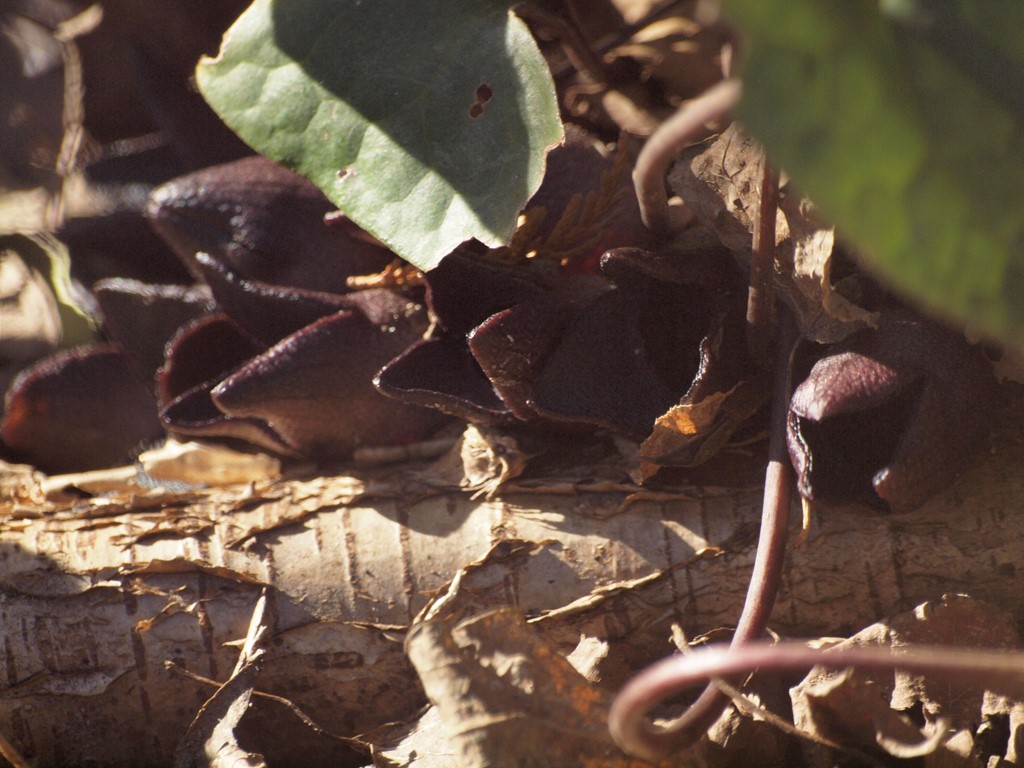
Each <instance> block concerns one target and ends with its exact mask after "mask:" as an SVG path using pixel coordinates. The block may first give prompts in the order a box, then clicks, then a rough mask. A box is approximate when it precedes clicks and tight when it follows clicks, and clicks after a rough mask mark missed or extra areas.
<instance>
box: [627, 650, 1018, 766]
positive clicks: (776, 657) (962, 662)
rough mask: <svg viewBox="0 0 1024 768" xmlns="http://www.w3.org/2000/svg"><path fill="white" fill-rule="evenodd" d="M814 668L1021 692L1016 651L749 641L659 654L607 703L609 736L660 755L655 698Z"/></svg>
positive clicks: (665, 741)
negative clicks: (897, 673) (720, 681)
mask: <svg viewBox="0 0 1024 768" xmlns="http://www.w3.org/2000/svg"><path fill="white" fill-rule="evenodd" d="M819 665H820V666H824V667H828V668H830V669H845V668H848V667H856V668H858V669H868V670H882V671H890V670H901V671H903V672H908V673H911V674H921V675H928V676H941V677H944V678H946V679H951V678H955V679H958V680H963V681H965V682H969V683H970V684H971V685H979V684H980V685H987V686H992V687H993V688H994V689H997V690H998V692H999V693H1001V694H1006V695H1021V694H1022V693H1024V653H1019V652H1007V651H986V650H979V649H977V648H972V649H956V648H945V647H938V646H917V647H915V648H914V649H913V651H908V652H902V653H901V652H893V651H892V650H890V649H887V648H878V647H863V648H842V649H833V650H829V651H820V650H816V649H813V648H809V647H808V646H807V645H806V644H804V643H802V642H798V641H789V642H783V643H776V644H772V643H769V642H758V643H749V644H747V645H744V646H743V647H741V648H736V647H735V646H725V645H721V646H711V647H708V648H702V649H697V650H695V651H694V652H692V653H689V654H686V655H679V656H671V657H669V658H667V659H664V660H662V661H660V662H658V663H657V664H654V665H652V666H651V667H648V668H647V669H646V670H644V671H643V672H642V673H640V675H639V676H637V677H636V678H635V679H633V680H632V681H630V683H629V684H628V685H626V687H625V688H623V689H622V692H621V693H620V694H619V696H618V697H617V698H616V700H615V703H614V704H613V705H612V709H611V715H610V717H609V724H610V727H611V732H612V737H613V738H614V739H615V741H616V742H618V744H619V745H620V746H621V747H622V748H623V749H625V750H626V751H628V752H631V753H632V754H634V755H636V756H637V757H641V758H643V759H645V760H651V761H657V760H660V759H661V758H663V757H664V756H665V755H666V754H667V753H668V752H669V751H671V748H672V747H674V746H675V742H674V739H672V738H671V734H672V730H673V726H669V727H668V728H662V727H657V726H655V725H654V724H653V723H651V721H650V720H649V718H648V713H649V712H650V711H651V709H653V708H654V707H655V706H656V705H657V704H659V703H660V702H661V701H664V700H665V699H667V698H669V697H670V696H674V695H676V694H678V693H681V692H683V691H685V690H686V689H687V688H690V687H692V686H694V685H698V684H700V683H702V682H705V681H709V680H713V679H715V678H726V679H735V678H736V677H739V676H743V675H746V674H750V673H751V672H753V671H755V670H759V671H761V672H765V671H774V672H783V671H793V670H802V669H809V668H811V667H815V666H819Z"/></svg>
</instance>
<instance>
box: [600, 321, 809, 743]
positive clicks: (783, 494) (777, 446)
mask: <svg viewBox="0 0 1024 768" xmlns="http://www.w3.org/2000/svg"><path fill="white" fill-rule="evenodd" d="M779 330H780V333H779V339H778V356H777V360H776V363H775V381H774V387H773V393H772V423H771V437H770V440H769V446H768V467H767V469H766V471H765V481H764V489H765V490H764V500H763V503H762V507H761V532H760V536H759V537H758V541H757V554H756V555H755V557H754V569H753V572H752V573H751V576H750V583H749V585H748V586H747V597H746V600H745V602H744V603H743V610H742V611H741V613H740V619H739V622H738V624H737V626H736V631H735V633H734V634H733V638H732V643H731V645H730V647H731V648H738V647H740V646H742V645H744V644H746V643H748V642H749V641H751V640H754V639H756V638H758V637H760V636H761V635H762V634H763V633H764V630H765V627H766V626H767V623H768V617H769V616H770V615H771V610H772V606H773V605H774V603H775V596H776V594H777V593H778V589H779V583H780V582H781V579H782V565H783V560H784V557H785V551H786V538H787V534H788V517H789V506H790V504H789V501H790V492H791V489H792V484H793V481H792V470H791V468H790V464H789V455H788V453H787V450H786V415H787V413H788V412H789V357H790V353H791V351H792V349H793V345H794V344H795V342H796V329H795V326H794V323H793V321H792V319H791V318H790V317H789V315H788V314H785V315H783V317H782V318H781V320H780V328H779ZM664 664H665V662H664V661H663V662H660V663H659V665H655V667H659V666H660V665H664ZM638 681H647V683H646V688H645V686H644V683H643V682H638ZM662 685H663V681H662V679H661V678H659V677H657V676H652V675H651V674H650V669H648V670H646V671H644V672H643V673H641V675H640V677H638V678H637V680H634V681H633V682H631V683H630V684H629V685H628V686H627V688H626V689H625V690H623V692H622V693H620V694H619V696H618V697H617V698H616V700H615V704H614V706H613V707H612V711H611V714H610V716H609V719H608V727H609V729H610V730H611V732H612V735H613V736H614V738H615V740H616V741H617V742H618V743H619V745H620V746H622V748H623V749H625V750H626V751H627V752H631V753H633V754H635V755H640V756H642V757H644V758H646V759H652V758H656V759H660V758H662V757H664V756H666V755H668V754H671V753H673V752H678V751H681V750H683V749H686V748H687V747H689V746H691V745H693V744H695V743H696V742H697V741H698V740H699V739H700V738H701V736H703V735H704V733H705V732H707V730H708V728H710V727H711V726H712V725H713V724H714V723H715V721H716V720H717V719H718V718H719V717H720V716H721V714H722V712H723V711H725V707H726V706H727V705H728V703H729V697H728V696H727V695H726V694H724V693H723V692H722V691H720V690H719V689H718V687H717V686H716V685H714V684H713V683H712V684H709V685H708V686H707V688H705V689H704V691H703V693H701V695H700V696H699V697H698V698H697V700H696V701H694V702H693V704H691V705H690V708H689V709H687V710H686V712H684V713H683V714H682V716H681V717H679V718H678V719H676V720H674V721H673V722H672V723H671V724H670V725H668V726H666V727H665V728H660V729H657V730H653V729H652V728H650V727H649V724H648V723H647V720H646V714H647V712H648V711H650V709H651V707H653V706H654V705H655V703H657V702H658V701H660V700H661V699H662V698H664V694H663V693H662V691H661V687H662ZM624 697H625V698H624Z"/></svg>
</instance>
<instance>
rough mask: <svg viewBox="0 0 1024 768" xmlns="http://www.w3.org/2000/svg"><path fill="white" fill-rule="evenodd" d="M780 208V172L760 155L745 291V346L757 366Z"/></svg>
mask: <svg viewBox="0 0 1024 768" xmlns="http://www.w3.org/2000/svg"><path fill="white" fill-rule="evenodd" d="M778 208H779V174H778V171H776V170H775V168H774V167H772V165H771V163H769V162H768V157H767V155H764V156H763V159H762V165H761V202H760V204H759V205H758V207H757V220H756V221H755V223H754V245H753V255H752V258H751V260H750V283H749V286H750V287H749V288H748V293H747V348H748V349H749V350H750V355H751V357H753V358H754V360H755V361H756V362H757V365H758V367H762V368H763V367H764V366H765V365H766V363H767V361H768V347H769V345H770V344H771V338H772V327H773V316H774V314H775V295H774V286H775V280H774V273H775V217H776V214H777V212H778Z"/></svg>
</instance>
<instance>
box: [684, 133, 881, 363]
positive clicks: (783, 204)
mask: <svg viewBox="0 0 1024 768" xmlns="http://www.w3.org/2000/svg"><path fill="white" fill-rule="evenodd" d="M762 154H763V150H762V148H761V146H760V145H759V144H758V143H757V142H756V141H755V140H754V139H753V138H752V137H751V136H749V135H748V134H747V133H745V132H744V130H743V129H742V127H740V126H739V125H737V124H736V123H733V124H732V125H731V126H730V127H729V128H728V129H726V130H725V131H723V132H722V133H721V134H719V135H718V136H716V137H715V138H713V139H710V140H709V141H707V142H704V143H702V144H699V145H696V146H695V147H693V148H691V149H690V150H688V151H687V152H686V153H685V154H684V155H683V158H682V159H681V160H680V161H679V162H677V163H676V164H675V166H673V168H672V170H671V172H670V173H669V176H668V182H669V186H670V187H671V189H672V190H674V191H675V192H676V194H678V195H679V196H680V197H682V199H683V200H684V201H685V202H686V205H687V207H689V208H690V210H692V211H693V212H694V213H695V214H696V215H697V216H698V218H700V219H701V220H702V221H703V222H704V223H705V224H707V225H708V226H709V227H711V228H712V229H713V230H714V231H715V233H716V234H717V235H718V236H719V238H720V239H721V240H722V243H723V244H724V245H725V246H726V247H728V248H729V249H730V250H731V251H732V252H733V254H735V255H737V256H740V257H741V258H744V259H746V260H749V254H750V250H751V241H752V236H753V234H752V233H753V227H754V216H755V214H756V211H757V208H758V195H759V189H760V187H759V183H758V174H759V172H760V168H761V158H762ZM775 229H776V236H775V238H776V240H775V241H776V248H775V264H776V274H775V285H776V288H777V289H778V290H779V292H780V295H781V297H782V298H783V300H785V301H786V303H787V304H788V305H789V306H790V307H791V309H792V310H793V312H794V314H795V316H796V318H797V323H798V325H799V328H800V330H801V332H802V333H803V334H804V335H806V336H807V337H808V338H810V339H811V340H813V341H817V342H820V343H831V342H834V341H838V340H840V339H843V338H845V337H846V336H848V335H849V334H850V333H852V332H854V331H856V330H859V329H861V328H864V327H865V326H869V325H873V324H874V316H873V314H872V313H871V312H869V311H868V310H866V309H865V308H863V307H860V306H858V305H857V304H856V303H854V302H853V301H851V300H850V299H848V298H846V297H845V296H844V295H843V294H842V293H840V292H839V291H837V290H836V288H835V286H834V285H833V284H832V281H831V269H832V259H833V255H834V247H835V231H834V229H833V228H832V227H831V226H829V225H828V224H826V223H824V222H823V221H822V220H821V218H820V215H819V214H818V213H817V211H816V210H815V209H814V207H813V205H812V204H811V203H810V201H808V200H807V199H806V198H804V197H801V196H799V195H797V194H795V193H794V192H793V191H792V189H785V190H784V194H783V196H782V198H781V201H780V204H779V212H778V215H777V222H776V227H775Z"/></svg>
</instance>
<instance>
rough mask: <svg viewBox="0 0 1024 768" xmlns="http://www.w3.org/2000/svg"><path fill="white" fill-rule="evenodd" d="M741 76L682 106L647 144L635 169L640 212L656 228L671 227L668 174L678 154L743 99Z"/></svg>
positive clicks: (635, 183)
mask: <svg viewBox="0 0 1024 768" xmlns="http://www.w3.org/2000/svg"><path fill="white" fill-rule="evenodd" d="M741 94H742V88H741V86H740V82H739V80H722V81H721V82H718V83H716V84H715V85H713V86H711V87H710V88H708V89H707V90H706V91H704V93H702V94H701V95H700V96H698V97H697V98H695V99H693V100H692V101H688V102H686V103H685V104H683V106H681V107H680V108H679V109H678V110H677V111H676V113H675V114H674V115H672V117H670V118H669V119H668V120H666V121H665V122H664V123H662V124H661V126H659V128H658V130H656V131H655V132H654V133H653V134H652V135H651V137H650V138H649V139H648V140H647V143H646V144H644V147H643V149H642V150H640V155H639V156H638V157H637V159H636V167H635V168H634V169H633V184H634V186H635V187H636V197H637V200H638V201H639V203H640V215H641V217H642V218H643V221H644V224H646V225H647V228H648V229H650V230H651V231H652V232H655V233H657V234H665V233H667V232H668V230H669V216H668V194H667V193H666V192H665V174H666V173H667V172H668V167H669V164H670V163H671V162H672V160H673V159H674V158H675V156H676V154H677V153H678V152H679V151H680V150H682V149H683V148H684V147H686V146H687V145H688V144H689V143H690V142H692V141H693V140H694V139H695V138H696V137H697V136H699V135H700V132H701V131H702V130H704V125H705V123H707V122H709V121H710V120H713V119H715V118H718V117H721V116H722V115H725V114H727V113H728V112H730V111H731V110H732V109H733V108H734V107H735V106H736V105H737V104H738V103H739V101H740V95H741Z"/></svg>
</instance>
